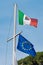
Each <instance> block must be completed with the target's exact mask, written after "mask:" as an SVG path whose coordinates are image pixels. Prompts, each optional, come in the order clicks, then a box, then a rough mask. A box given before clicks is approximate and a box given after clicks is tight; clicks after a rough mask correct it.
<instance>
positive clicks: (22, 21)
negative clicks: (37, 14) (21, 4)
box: [18, 10, 38, 27]
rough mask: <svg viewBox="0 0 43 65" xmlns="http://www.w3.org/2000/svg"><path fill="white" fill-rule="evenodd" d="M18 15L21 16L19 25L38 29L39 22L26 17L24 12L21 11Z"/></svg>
mask: <svg viewBox="0 0 43 65" xmlns="http://www.w3.org/2000/svg"><path fill="white" fill-rule="evenodd" d="M18 15H19V24H20V25H25V24H27V25H31V26H34V27H37V24H38V20H37V19H35V18H30V17H28V16H26V15H25V14H24V13H23V12H21V11H20V10H19V11H18Z"/></svg>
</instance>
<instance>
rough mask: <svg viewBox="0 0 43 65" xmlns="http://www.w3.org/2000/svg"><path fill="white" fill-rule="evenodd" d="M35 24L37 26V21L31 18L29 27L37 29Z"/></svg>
mask: <svg viewBox="0 0 43 65" xmlns="http://www.w3.org/2000/svg"><path fill="white" fill-rule="evenodd" d="M37 24H38V19H33V18H31V23H30V25H31V26H34V27H37Z"/></svg>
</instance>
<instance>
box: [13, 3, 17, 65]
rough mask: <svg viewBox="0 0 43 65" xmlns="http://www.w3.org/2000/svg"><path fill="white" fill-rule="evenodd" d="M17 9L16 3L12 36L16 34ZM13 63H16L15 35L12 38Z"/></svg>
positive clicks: (15, 64)
mask: <svg viewBox="0 0 43 65" xmlns="http://www.w3.org/2000/svg"><path fill="white" fill-rule="evenodd" d="M16 11H17V5H16V4H15V5H14V34H13V36H15V35H16V18H17V17H16V13H17V12H16ZM13 65H17V60H16V37H14V38H13Z"/></svg>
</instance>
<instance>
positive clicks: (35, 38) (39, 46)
mask: <svg viewBox="0 0 43 65" xmlns="http://www.w3.org/2000/svg"><path fill="white" fill-rule="evenodd" d="M15 3H17V11H18V9H20V10H21V11H22V12H24V13H25V14H26V15H27V16H30V17H32V18H37V19H38V27H37V28H34V27H32V26H29V25H25V26H20V25H19V24H18V14H17V21H16V33H18V32H20V31H23V33H22V35H23V36H24V37H25V38H26V39H27V40H29V41H30V42H32V44H33V45H34V48H35V50H36V52H38V51H43V0H0V65H5V63H7V65H12V44H13V41H12V40H11V41H10V42H9V43H7V42H6V40H7V38H9V37H12V36H13V4H15ZM10 24H11V25H10ZM9 28H10V32H9ZM17 43H18V37H16V44H17ZM6 47H7V48H6ZM6 51H7V56H6ZM16 56H17V60H19V59H21V58H24V57H26V56H28V55H27V54H25V53H23V52H20V51H18V50H17V49H16Z"/></svg>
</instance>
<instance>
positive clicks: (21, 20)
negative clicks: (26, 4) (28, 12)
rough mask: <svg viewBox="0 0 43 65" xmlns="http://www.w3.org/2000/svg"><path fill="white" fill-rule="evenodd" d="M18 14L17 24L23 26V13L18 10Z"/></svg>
mask: <svg viewBox="0 0 43 65" xmlns="http://www.w3.org/2000/svg"><path fill="white" fill-rule="evenodd" d="M18 14H19V24H20V25H23V17H24V13H23V12H21V11H20V10H19V11H18Z"/></svg>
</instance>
